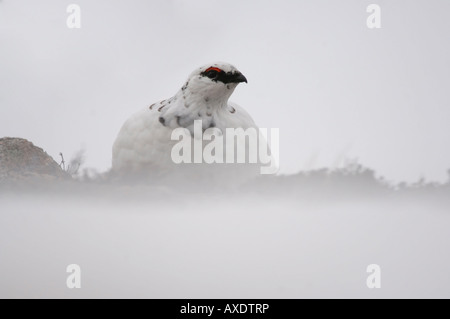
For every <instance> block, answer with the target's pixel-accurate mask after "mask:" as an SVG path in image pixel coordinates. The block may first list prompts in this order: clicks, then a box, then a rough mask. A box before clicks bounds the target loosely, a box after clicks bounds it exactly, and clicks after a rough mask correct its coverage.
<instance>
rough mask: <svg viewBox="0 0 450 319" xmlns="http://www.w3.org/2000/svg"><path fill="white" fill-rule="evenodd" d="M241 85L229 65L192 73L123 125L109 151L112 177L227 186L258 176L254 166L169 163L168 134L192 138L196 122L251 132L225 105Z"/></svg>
mask: <svg viewBox="0 0 450 319" xmlns="http://www.w3.org/2000/svg"><path fill="white" fill-rule="evenodd" d="M241 82H247V79H246V78H245V77H244V76H243V75H242V73H240V72H239V71H238V70H237V69H236V68H235V67H234V66H232V65H230V64H228V63H213V64H208V65H205V66H203V67H200V68H198V69H196V70H195V71H194V72H192V74H191V75H190V76H189V78H188V80H187V81H186V83H185V84H184V85H183V87H182V88H181V89H180V90H179V91H178V92H177V93H176V94H175V95H174V96H173V97H171V98H169V99H167V100H163V101H160V102H157V103H155V104H152V105H151V106H150V107H147V108H146V109H144V110H142V111H140V112H138V113H136V114H134V115H133V116H132V117H131V118H129V119H128V120H127V121H126V122H125V124H124V125H123V127H122V129H121V130H120V132H119V134H118V136H117V139H116V141H115V143H114V146H113V158H112V168H113V172H115V173H120V174H127V175H130V174H131V175H134V176H145V178H147V177H148V178H155V177H163V176H168V175H170V176H176V177H179V178H182V179H184V180H186V179H191V178H195V179H198V178H201V179H203V180H205V179H207V180H214V181H216V182H217V181H220V180H223V179H226V180H227V181H228V183H230V182H231V184H235V183H240V182H242V181H244V180H247V179H249V178H251V177H254V176H256V175H257V174H258V172H259V171H258V169H257V168H256V166H255V165H243V164H214V165H211V164H174V163H173V160H172V158H171V151H172V148H173V146H174V145H175V144H176V143H177V141H173V140H171V134H172V131H173V129H175V128H178V127H182V128H186V129H188V130H189V131H190V132H191V134H192V135H193V128H194V121H195V120H202V126H203V127H202V128H203V130H206V129H208V128H213V127H215V128H218V129H220V130H221V131H222V132H225V129H226V128H243V129H247V128H250V127H255V128H256V125H255V123H254V121H253V119H252V118H251V117H250V115H249V114H248V113H247V112H246V111H245V110H244V109H243V108H241V107H239V106H238V105H236V104H234V103H231V102H229V98H230V96H231V94H232V93H233V91H234V90H235V88H236V87H237V85H238V84H239V83H241ZM224 134H225V133H224ZM241 142H242V141H241ZM204 146H205V143H204Z"/></svg>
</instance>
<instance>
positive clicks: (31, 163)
mask: <svg viewBox="0 0 450 319" xmlns="http://www.w3.org/2000/svg"><path fill="white" fill-rule="evenodd" d="M68 177H69V175H68V174H67V173H66V172H64V171H63V170H62V169H61V167H60V166H59V165H58V163H56V162H55V161H54V160H53V158H52V157H50V156H49V155H48V154H47V153H45V152H44V151H43V150H42V148H39V147H36V146H34V145H33V143H31V142H29V141H27V140H25V139H22V138H11V137H4V138H0V181H24V180H29V179H38V180H41V179H43V180H60V179H65V178H68Z"/></svg>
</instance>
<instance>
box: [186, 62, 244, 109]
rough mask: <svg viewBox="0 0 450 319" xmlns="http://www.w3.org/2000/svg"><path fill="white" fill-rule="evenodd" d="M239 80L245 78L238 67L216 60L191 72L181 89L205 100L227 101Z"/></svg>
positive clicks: (242, 80)
mask: <svg viewBox="0 0 450 319" xmlns="http://www.w3.org/2000/svg"><path fill="white" fill-rule="evenodd" d="M241 82H245V83H247V79H246V78H245V76H244V75H243V74H242V73H241V72H239V71H238V69H236V68H235V67H234V66H233V65H231V64H229V63H223V62H217V63H212V64H207V65H205V66H202V67H200V68H198V69H196V70H195V71H194V72H192V73H191V75H190V76H189V79H188V81H187V82H186V84H185V85H184V86H183V89H182V90H187V89H189V91H190V93H192V94H195V95H200V96H201V97H202V98H203V99H205V100H206V101H209V100H211V101H213V100H219V101H220V100H224V101H227V100H228V98H229V97H230V96H231V94H232V93H233V91H234V89H235V88H236V87H237V86H238V84H239V83H241Z"/></svg>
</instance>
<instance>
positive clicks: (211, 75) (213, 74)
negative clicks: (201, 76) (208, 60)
mask: <svg viewBox="0 0 450 319" xmlns="http://www.w3.org/2000/svg"><path fill="white" fill-rule="evenodd" d="M217 74H219V72H217V71H216V70H211V71H208V72H206V74H205V75H206V76H207V77H209V78H210V79H215V78H216V77H217Z"/></svg>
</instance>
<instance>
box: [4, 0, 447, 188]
mask: <svg viewBox="0 0 450 319" xmlns="http://www.w3.org/2000/svg"><path fill="white" fill-rule="evenodd" d="M374 2H375V3H377V4H379V5H380V6H381V9H382V16H381V19H382V20H381V21H382V28H381V29H368V28H367V26H366V19H367V16H368V15H369V14H368V13H366V8H367V6H368V5H369V4H370V3H374ZM71 3H77V4H79V5H80V7H81V25H82V27H81V29H69V28H67V26H66V19H67V16H68V13H66V8H67V6H68V5H69V4H71ZM449 13H450V2H449V1H446V0H441V1H438V0H431V1H430V0H427V1H412V0H408V1H399V0H397V1H361V0H354V1H334V0H326V1H325V0H321V1H297V0H296V1H294V0H292V1H260V0H258V1H256V0H255V1H237V0H227V1H215V0H198V1H194V0H191V1H188V0H170V1H168V0H159V1H144V0H142V1H137V0H132V1H130V0H128V1H125V0H120V1H119V0H117V1H111V0H107V1H106V0H89V1H87V0H79V1H73V0H72V1H62V0H40V1H35V0H26V1H25V0H2V1H0V137H3V136H14V137H23V138H26V139H29V140H30V141H32V142H33V143H35V144H36V145H38V146H40V147H42V148H44V149H45V150H46V151H47V152H48V153H49V154H50V155H52V156H53V157H54V158H55V159H56V160H58V153H59V152H63V153H64V154H65V156H66V157H70V156H71V155H73V154H74V153H75V152H76V151H77V150H79V149H80V148H85V149H86V156H87V162H86V165H87V166H90V167H93V168H95V169H97V170H100V171H104V170H107V169H108V168H109V167H110V162H111V147H112V144H113V142H114V139H115V137H116V135H117V133H118V131H119V129H120V127H121V125H122V124H123V122H124V121H125V120H126V119H127V117H129V116H130V115H131V114H133V113H135V112H136V111H138V110H140V109H142V108H144V107H147V106H148V105H150V104H152V103H153V102H155V101H157V100H160V99H165V98H168V97H170V96H171V95H173V94H174V93H175V92H176V91H177V90H178V89H179V88H180V87H181V86H182V84H183V81H184V80H185V79H186V78H187V76H188V75H189V73H190V72H191V71H192V70H193V69H195V68H196V67H198V66H200V65H203V64H206V63H209V62H212V61H217V60H221V61H227V62H230V63H232V64H234V65H236V66H237V67H238V68H239V69H240V70H241V71H242V72H243V73H244V74H245V75H246V77H247V78H248V80H249V83H248V84H244V85H241V86H239V87H238V88H237V90H236V92H235V93H234V95H233V96H232V100H233V101H234V102H236V103H238V104H240V105H242V106H243V107H244V108H246V109H247V110H248V111H249V113H250V114H251V115H252V116H253V117H254V119H255V120H256V122H257V123H258V124H259V126H260V127H265V128H272V127H275V128H279V129H280V139H281V148H280V161H281V163H280V164H281V172H282V173H294V172H297V171H299V170H302V169H311V168H319V167H324V166H326V167H336V166H339V165H342V164H343V160H344V159H345V158H358V159H359V161H360V162H361V163H362V164H363V165H365V166H368V167H371V168H374V169H375V170H376V171H377V172H378V173H379V174H380V175H382V176H385V177H386V178H388V179H390V180H393V181H400V180H406V181H414V180H417V179H418V178H420V177H421V176H423V177H426V178H427V179H428V180H437V181H445V180H446V179H447V169H450V147H449V146H450V145H449V141H450V125H449V120H450V88H449V84H450V74H449V70H450V46H449V41H448V35H449V31H450V19H448V15H449Z"/></svg>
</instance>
